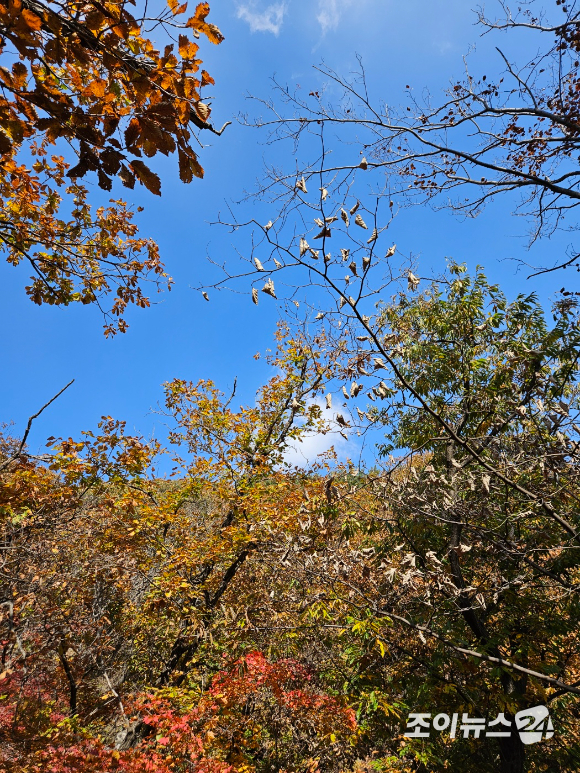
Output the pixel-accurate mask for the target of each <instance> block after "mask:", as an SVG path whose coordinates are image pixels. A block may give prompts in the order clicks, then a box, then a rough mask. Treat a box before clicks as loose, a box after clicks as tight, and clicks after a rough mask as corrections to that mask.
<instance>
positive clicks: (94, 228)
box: [0, 0, 223, 335]
mask: <svg viewBox="0 0 580 773" xmlns="http://www.w3.org/2000/svg"><path fill="white" fill-rule="evenodd" d="M132 11H133V12H132ZM186 11H187V3H184V4H182V5H180V4H178V3H176V2H173V1H171V2H169V8H168V9H167V10H165V11H161V12H159V11H157V13H158V16H157V17H155V16H151V15H150V11H149V10H148V6H147V4H145V5H144V6H143V7H142V9H141V13H142V17H139V9H138V8H137V7H136V6H135V7H134V8H133V9H132V8H131V6H130V5H129V4H127V3H125V2H109V3H104V4H101V3H98V2H95V3H92V2H88V3H84V2H83V3H77V2H65V3H60V4H58V5H56V4H51V3H43V2H40V0H22V1H21V0H14V2H12V1H10V2H6V3H3V4H0V32H1V35H2V41H1V48H0V53H1V55H2V61H3V66H1V67H0V84H1V89H2V93H1V95H0V154H1V156H2V159H1V169H2V174H1V175H0V241H1V244H2V247H3V249H4V251H5V253H6V256H7V260H8V261H9V262H10V263H12V264H13V265H18V264H20V263H23V262H24V263H26V264H27V265H28V267H29V269H31V270H32V277H31V283H30V284H29V285H28V286H27V288H26V291H27V293H28V295H29V296H30V298H31V299H32V300H33V301H34V302H35V303H37V304H41V303H48V304H56V305H68V304H69V303H73V302H78V303H82V304H91V303H96V304H97V305H98V306H99V308H101V310H102V311H103V313H104V314H105V317H106V327H105V332H106V334H107V335H109V334H112V333H114V332H116V331H124V330H125V329H126V322H125V321H124V320H123V312H124V310H125V309H126V307H127V305H128V304H130V303H134V304H136V305H137V306H147V305H149V301H148V299H147V296H146V295H145V294H144V292H143V284H144V282H145V281H147V279H148V278H149V279H151V280H152V281H153V282H154V283H156V284H157V286H161V285H168V284H169V277H168V276H167V274H166V273H165V271H164V268H163V265H162V263H161V261H160V258H159V254H158V249H157V246H156V244H155V243H154V242H153V241H152V240H151V239H149V238H145V237H141V236H139V235H138V233H137V226H136V225H135V222H134V220H133V212H131V211H130V210H128V209H127V206H126V204H125V203H124V202H123V201H122V200H121V199H120V198H119V197H118V196H116V197H115V198H114V199H112V200H111V201H110V204H109V205H108V206H98V207H95V205H94V204H90V203H88V201H87V187H86V185H85V184H84V183H83V182H82V180H83V178H85V177H87V178H93V179H95V180H96V181H97V182H98V185H99V186H100V188H102V189H103V190H104V191H111V190H112V188H113V183H114V180H115V179H118V180H119V181H120V182H121V183H122V184H123V185H124V186H126V187H127V188H134V186H135V184H136V183H139V184H141V185H143V186H145V188H146V189H147V190H149V191H150V192H151V193H153V194H156V195H160V194H161V181H160V178H159V176H158V175H157V174H156V172H155V171H154V170H152V169H151V166H150V162H149V161H148V159H151V158H153V157H155V156H156V155H157V154H159V153H161V154H163V155H166V156H169V155H173V154H175V155H176V156H177V160H178V165H179V177H180V179H181V180H182V181H183V182H185V183H189V182H191V181H192V180H193V179H194V178H196V177H197V178H200V177H203V169H202V167H201V165H200V162H199V159H198V157H197V154H196V152H195V150H194V149H193V147H192V143H194V142H195V132H196V131H197V130H198V129H200V128H201V129H204V128H206V129H212V130H213V127H212V125H211V124H210V123H209V117H210V113H211V109H210V107H209V105H207V104H206V103H204V102H203V101H202V91H203V89H204V88H205V87H207V86H208V85H210V84H213V83H214V81H213V79H212V77H211V75H209V73H208V72H207V71H206V70H203V69H201V64H202V63H201V59H200V58H199V56H198V51H199V44H198V43H197V42H196V40H197V39H198V38H200V36H201V35H203V36H204V37H205V38H206V39H207V40H209V41H210V42H211V43H214V44H218V43H220V42H221V41H222V40H223V36H222V34H221V33H220V31H219V29H218V28H217V27H216V26H215V25H214V24H211V23H209V22H208V21H207V17H208V14H209V5H208V4H207V3H200V4H199V5H198V6H197V8H196V9H195V11H194V13H193V15H187V13H186ZM153 30H155V36H156V38H157V39H159V37H160V36H161V38H163V37H164V36H165V37H166V41H165V43H166V45H163V47H162V49H163V50H159V49H158V47H157V45H156V44H155V43H154V42H153V40H152V39H151V38H150V37H149V34H148V31H149V32H151V31H153ZM167 31H171V33H172V34H173V33H175V34H176V35H177V39H178V44H177V46H175V45H174V44H173V43H172V42H171V41H170V39H169V38H168V37H167V34H166V33H167ZM73 159H74V160H73ZM63 210H64V212H63ZM65 213H66V214H65ZM113 291H114V292H115V298H114V300H113V302H112V305H111V306H110V308H106V307H104V306H102V303H103V301H104V298H105V297H107V296H108V295H109V294H110V293H111V292H113Z"/></svg>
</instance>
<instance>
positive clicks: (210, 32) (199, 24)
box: [186, 3, 224, 45]
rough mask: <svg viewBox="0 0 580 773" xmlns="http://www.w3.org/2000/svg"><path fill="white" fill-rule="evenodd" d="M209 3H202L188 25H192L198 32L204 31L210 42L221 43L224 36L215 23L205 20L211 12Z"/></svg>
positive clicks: (188, 21)
mask: <svg viewBox="0 0 580 773" xmlns="http://www.w3.org/2000/svg"><path fill="white" fill-rule="evenodd" d="M209 10H210V9H209V3H200V4H199V5H198V6H197V8H196V9H195V15H194V16H192V17H191V19H188V20H187V23H186V27H192V28H193V29H194V30H197V31H198V32H203V34H204V35H205V36H206V37H207V39H208V40H209V41H210V43H215V44H216V45H217V44H218V43H221V42H222V40H223V39H224V36H223V35H222V33H221V32H220V30H219V29H218V27H216V26H215V24H208V23H207V22H206V21H205V17H206V16H207V15H208V14H209Z"/></svg>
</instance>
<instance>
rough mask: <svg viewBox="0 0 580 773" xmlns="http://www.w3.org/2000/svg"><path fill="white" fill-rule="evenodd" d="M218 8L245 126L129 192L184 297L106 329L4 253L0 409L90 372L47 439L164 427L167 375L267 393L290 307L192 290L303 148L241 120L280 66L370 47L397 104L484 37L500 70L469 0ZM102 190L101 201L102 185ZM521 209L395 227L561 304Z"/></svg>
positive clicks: (425, 248)
mask: <svg viewBox="0 0 580 773" xmlns="http://www.w3.org/2000/svg"><path fill="white" fill-rule="evenodd" d="M210 19H211V20H212V21H214V22H215V23H216V24H218V26H219V27H220V28H221V30H222V32H223V33H224V34H225V37H226V40H225V42H224V43H223V44H222V45H221V46H219V47H214V46H210V45H209V44H205V45H203V46H202V56H203V58H204V63H205V66H206V67H207V69H208V70H209V71H210V72H211V73H212V75H213V76H214V77H215V79H216V86H215V87H213V88H212V95H213V96H214V98H215V99H214V102H213V119H214V120H215V123H216V124H218V125H221V123H223V122H224V121H226V120H234V123H233V124H232V126H230V127H229V128H228V129H227V130H226V132H225V133H224V134H223V136H222V137H221V138H215V137H213V138H212V140H211V146H209V147H207V148H206V149H205V150H204V152H203V154H202V163H203V165H204V167H205V170H206V177H205V179H204V180H203V181H194V182H193V183H192V184H191V185H189V186H185V185H183V184H181V183H180V182H179V180H178V178H177V170H176V160H174V159H169V160H166V159H162V161H160V162H158V163H157V165H156V166H155V168H156V170H157V171H158V172H160V174H161V175H162V198H161V199H158V198H156V197H153V196H152V195H150V194H148V193H147V192H145V191H143V190H142V189H141V190H135V191H133V192H128V191H127V190H126V189H121V188H120V189H119V193H120V194H121V195H122V196H124V197H127V194H129V196H130V198H129V201H130V203H132V204H134V205H135V206H137V205H142V206H144V207H145V211H144V212H143V214H142V215H141V216H140V218H139V221H138V222H139V224H140V226H141V231H142V233H143V234H147V235H149V236H152V237H153V238H155V239H156V240H157V241H158V243H159V245H160V247H161V253H162V256H163V258H164V261H165V263H166V266H167V269H168V271H169V273H170V274H171V275H172V276H173V278H174V280H175V286H174V288H173V290H172V291H171V293H166V294H164V295H162V296H155V297H154V298H153V300H154V304H155V305H153V306H152V308H150V309H148V310H145V311H141V310H135V311H132V312H131V313H130V314H129V316H128V320H129V323H130V328H129V331H128V333H126V334H125V335H119V336H117V337H115V338H113V339H109V340H106V339H105V338H104V337H103V335H102V320H101V319H100V317H99V314H98V312H97V311H96V310H94V309H90V308H87V307H79V308H72V307H69V308H63V309H56V308H51V307H36V306H34V305H33V304H32V303H31V302H30V301H29V300H28V299H27V298H26V296H25V294H24V291H23V287H24V285H25V284H26V283H27V279H28V272H27V269H26V267H25V266H24V265H22V266H20V267H19V268H17V269H15V268H13V267H11V266H8V265H7V264H6V263H2V264H1V265H0V272H1V274H0V279H1V284H0V294H1V300H2V303H1V305H0V315H1V319H0V325H1V329H2V331H3V333H4V334H3V335H2V344H1V346H2V348H3V352H2V362H3V363H4V366H5V370H4V377H3V378H2V380H1V382H0V390H1V402H0V405H1V406H2V410H1V414H0V420H1V421H6V422H10V421H13V422H14V423H15V426H14V428H13V430H12V432H13V433H14V434H21V433H22V431H23V429H24V426H25V424H26V419H27V417H28V416H29V415H30V414H32V413H34V412H35V411H36V410H38V408H39V407H40V406H41V405H42V404H43V403H44V402H46V400H47V399H48V398H49V397H50V396H52V395H53V394H54V393H55V392H57V391H58V390H59V389H60V388H61V387H62V386H63V385H64V384H65V383H66V382H67V381H69V380H70V379H71V378H75V379H76V381H75V384H74V385H73V387H71V389H69V390H68V392H67V393H66V394H65V395H63V396H62V397H61V398H60V399H59V400H58V401H57V402H56V403H55V404H53V405H52V406H51V407H50V408H49V409H48V410H47V411H46V412H45V413H44V414H43V415H42V417H41V418H40V419H39V420H38V421H37V422H36V423H35V424H34V427H33V431H32V433H31V436H30V446H31V448H32V449H33V450H36V449H40V448H42V447H43V444H44V441H45V438H46V437H48V436H50V435H56V436H69V435H72V436H75V437H76V436H78V435H79V433H80V431H81V430H82V429H93V428H95V426H96V423H97V421H98V420H99V417H100V416H102V415H112V416H113V417H115V418H120V419H125V420H126V421H127V424H128V428H129V430H130V431H133V430H134V431H136V432H140V433H144V434H146V435H148V434H151V433H154V434H156V435H158V436H162V435H163V426H162V422H161V420H160V417H159V416H157V415H155V414H154V413H152V410H155V406H156V403H157V401H158V400H160V399H161V397H162V389H161V384H162V383H163V382H164V381H167V380H170V379H172V378H174V377H179V378H184V379H188V380H194V381H195V380H197V379H199V378H211V379H213V380H214V381H215V382H216V383H217V384H218V385H219V386H221V387H223V389H224V391H227V390H228V389H229V388H231V384H232V382H233V380H234V378H235V377H237V378H238V385H239V389H238V394H239V400H240V402H253V399H254V394H255V391H256V389H257V387H258V386H259V385H260V384H261V383H262V382H263V381H264V380H265V379H266V378H268V376H269V375H270V374H269V372H268V368H267V365H266V364H265V362H264V360H260V361H256V360H254V359H253V355H254V354H255V353H256V352H258V351H262V352H263V351H264V350H265V349H266V348H267V347H268V346H270V345H271V343H272V333H273V330H274V326H275V323H276V319H277V318H278V309H277V307H276V304H275V303H274V302H272V303H271V304H268V303H262V302H261V303H260V305H259V307H254V306H253V305H252V304H251V303H249V302H248V298H247V296H245V295H238V294H232V293H225V292H224V293H220V294H215V293H214V294H213V295H212V299H211V302H210V303H206V302H205V301H204V300H203V299H202V298H201V296H200V295H199V293H197V292H195V291H194V290H193V289H192V287H193V286H197V285H199V284H200V283H208V284H210V283H211V282H212V281H215V279H216V278H217V275H216V272H215V269H214V268H213V267H212V266H211V264H210V263H209V262H208V261H207V256H208V255H211V256H212V258H213V259H215V260H217V261H220V262H221V261H228V260H230V259H232V258H233V257H234V256H235V250H236V248H237V247H238V248H239V243H236V237H235V236H232V235H231V234H228V233H227V232H226V231H225V230H224V229H222V228H220V227H219V226H212V225H210V223H211V222H213V221H215V220H216V219H217V217H218V213H219V212H220V211H222V212H223V211H225V208H226V202H228V201H236V200H239V199H241V198H242V197H243V195H244V191H246V190H252V189H253V188H254V187H255V181H256V179H259V178H260V175H261V173H262V168H263V160H264V158H267V159H270V160H273V159H276V160H279V161H280V163H282V164H284V163H287V161H288V158H290V155H289V154H290V151H291V149H290V148H288V147H287V148H284V147H283V146H276V147H270V146H267V145H265V144H264V141H265V139H266V137H265V135H262V134H260V132H258V131H256V130H253V129H250V128H247V127H244V126H242V125H241V124H239V123H237V122H236V121H235V118H234V117H235V116H236V115H237V114H238V113H240V112H245V111H251V110H252V109H253V108H252V105H251V103H248V102H247V100H246V95H247V94H248V93H252V94H255V95H258V96H262V97H268V96H269V95H270V89H271V85H270V80H269V79H270V76H272V75H274V74H276V76H277V78H278V80H279V81H282V82H285V83H288V84H290V85H291V86H296V85H297V84H299V85H300V86H301V88H303V89H308V90H312V89H316V88H319V87H320V86H321V85H322V80H321V76H320V75H319V74H318V73H316V72H314V71H313V70H312V65H314V64H317V63H319V62H320V61H322V60H324V61H325V62H326V64H328V65H329V66H330V67H333V68H335V69H337V70H339V71H340V72H342V73H347V72H349V71H350V70H352V69H353V68H354V66H355V63H356V59H355V55H356V54H357V53H358V54H361V55H362V57H363V61H364V63H365V65H366V67H367V71H368V74H369V79H370V84H371V90H372V93H373V95H374V97H375V98H377V99H379V98H380V99H383V100H387V101H388V102H390V103H392V104H397V103H403V102H404V90H405V86H406V84H410V85H412V86H413V87H414V88H415V89H417V90H420V89H421V88H422V87H429V88H430V89H431V90H432V91H433V92H434V93H436V92H437V91H439V90H441V89H443V88H445V86H446V85H447V84H448V83H449V80H451V79H452V78H453V77H454V76H457V77H459V76H460V74H461V70H462V67H463V63H462V55H463V54H465V53H466V52H467V51H468V49H469V47H470V45H471V44H474V43H475V44H476V48H475V50H474V51H473V53H472V54H471V58H472V66H473V67H474V69H475V70H479V71H480V72H487V71H488V69H487V68H491V69H492V70H493V69H496V67H497V54H496V52H495V51H494V48H493V44H492V42H491V41H488V40H487V39H480V38H479V31H478V29H477V28H476V27H474V22H475V16H474V14H473V12H472V11H471V10H470V8H469V4H468V3H465V1H464V0H444V1H443V0H429V1H427V0H407V2H405V3H401V2H395V1H394V0H393V1H391V0H358V2H354V1H352V0H311V1H310V2H308V0H283V1H282V2H273V3H269V2H264V0H246V1H245V2H236V0H222V1H221V2H214V3H213V4H212V14H211V17H210ZM521 45H523V43H522V41H521V40H519V39H518V38H517V37H516V38H511V39H510V40H509V45H508V40H507V39H506V51H507V52H508V53H510V54H513V55H514V57H516V56H517V54H518V50H523V49H521V48H519V47H520V46H521ZM203 139H204V140H205V141H208V142H209V140H208V139H207V138H206V137H205V136H204V137H203ZM276 154H278V156H277V157H276ZM284 154H286V156H285V155H284ZM113 193H116V191H115V190H114V191H113ZM94 195H95V201H100V200H101V198H102V192H100V191H99V190H98V188H96V187H95V188H94ZM509 211H510V207H509V203H508V202H507V200H503V201H499V202H497V203H496V204H494V205H493V206H491V207H490V208H488V210H487V211H486V212H485V213H484V214H483V215H482V216H481V217H480V218H478V219H477V220H474V221H464V222H462V221H460V220H457V219H456V218H454V217H453V216H451V215H449V214H447V213H441V212H440V213H433V212H431V211H430V210H428V209H425V208H421V209H412V210H408V211H406V212H405V213H404V214H403V215H401V216H400V217H399V218H397V221H396V222H395V224H394V225H393V226H392V233H393V239H394V241H396V242H397V244H398V245H399V247H400V248H401V250H402V251H403V252H404V254H410V253H413V254H414V255H417V256H419V258H418V260H419V265H420V267H421V268H422V270H423V271H424V275H425V274H428V273H429V272H430V271H431V270H433V271H440V270H441V269H442V268H443V266H444V262H445V258H446V257H448V256H452V257H453V258H455V259H456V260H460V261H463V260H465V261H467V262H468V264H469V265H470V266H475V265H476V264H478V263H479V264H482V265H484V266H485V267H486V269H487V271H488V273H489V276H491V277H492V278H493V279H494V280H497V281H500V282H501V284H502V285H503V287H504V289H505V290H506V292H508V294H510V295H513V294H515V293H516V292H518V291H522V290H523V291H531V290H537V291H538V292H539V293H540V294H541V297H542V299H543V300H545V301H549V299H550V297H551V295H552V294H553V292H554V290H555V289H556V288H558V287H560V286H561V285H562V283H563V277H561V276H560V277H556V278H554V279H551V278H548V279H546V278H544V279H542V280H535V281H527V280H525V278H524V276H525V275H524V274H523V273H522V272H520V273H516V269H517V266H516V264H515V263H514V262H513V261H511V260H510V259H511V258H518V257H523V258H524V259H525V258H526V257H527V256H526V252H525V245H526V241H525V239H524V238H521V236H523V235H524V234H525V223H524V222H519V221H515V220H514V218H513V217H512V216H510V214H509ZM518 234H519V236H518ZM569 239H570V237H569V236H566V235H565V234H564V235H561V236H558V237H556V238H553V239H552V240H550V241H543V242H541V243H540V244H538V245H536V247H535V248H534V253H535V256H536V257H537V256H542V257H543V258H544V259H545V256H546V255H548V256H550V255H552V254H553V255H557V254H561V253H562V252H563V250H564V249H565V247H566V246H567V244H568V241H569ZM548 260H549V257H548V258H547V259H546V262H547V261H548ZM314 445H315V444H313V447H314Z"/></svg>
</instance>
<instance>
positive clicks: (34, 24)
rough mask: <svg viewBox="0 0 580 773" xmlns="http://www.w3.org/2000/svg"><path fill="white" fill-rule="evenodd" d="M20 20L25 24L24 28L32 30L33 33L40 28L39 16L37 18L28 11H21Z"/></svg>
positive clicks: (40, 20)
mask: <svg viewBox="0 0 580 773" xmlns="http://www.w3.org/2000/svg"><path fill="white" fill-rule="evenodd" d="M22 18H23V19H24V21H25V22H26V26H27V27H29V28H30V29H31V30H34V31H35V32H38V30H39V29H40V27H41V26H42V19H41V18H40V16H37V15H36V14H35V13H33V12H32V11H28V10H27V9H26V8H24V10H23V11H22Z"/></svg>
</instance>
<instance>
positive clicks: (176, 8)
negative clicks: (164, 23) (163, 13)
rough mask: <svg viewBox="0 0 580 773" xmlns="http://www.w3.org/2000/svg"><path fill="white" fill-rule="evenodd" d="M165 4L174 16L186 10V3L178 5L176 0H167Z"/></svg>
mask: <svg viewBox="0 0 580 773" xmlns="http://www.w3.org/2000/svg"><path fill="white" fill-rule="evenodd" d="M167 5H168V6H169V9H170V11H171V13H172V14H173V15H174V16H178V15H179V14H180V13H183V12H184V11H186V10H187V3H183V5H179V3H178V0H167Z"/></svg>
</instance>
